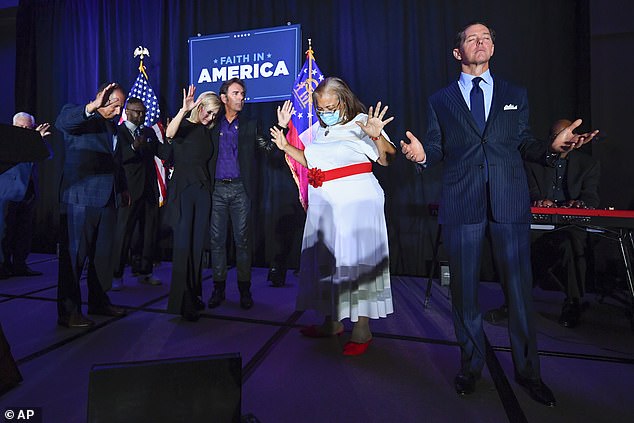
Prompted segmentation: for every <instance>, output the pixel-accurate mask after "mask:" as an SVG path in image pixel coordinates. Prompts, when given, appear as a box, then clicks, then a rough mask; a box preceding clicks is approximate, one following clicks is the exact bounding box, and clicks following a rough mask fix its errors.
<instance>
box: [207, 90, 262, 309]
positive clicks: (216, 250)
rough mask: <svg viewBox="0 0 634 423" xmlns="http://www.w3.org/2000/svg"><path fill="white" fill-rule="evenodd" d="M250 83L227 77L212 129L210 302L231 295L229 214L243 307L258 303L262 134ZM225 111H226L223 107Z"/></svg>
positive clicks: (215, 303) (214, 303)
mask: <svg viewBox="0 0 634 423" xmlns="http://www.w3.org/2000/svg"><path fill="white" fill-rule="evenodd" d="M245 96H246V85H245V84H244V81H242V80H241V79H239V78H232V79H229V80H228V81H225V82H224V83H223V84H222V86H221V87H220V100H221V101H222V103H223V110H222V111H221V117H220V121H219V123H218V124H217V125H216V126H215V127H214V129H213V131H212V141H213V145H214V152H213V155H212V157H211V160H210V161H209V174H210V175H211V183H212V187H211V189H212V201H211V223H210V224H211V263H212V270H213V279H214V290H213V293H212V295H211V298H210V299H209V302H208V304H207V305H208V306H209V307H210V308H215V307H218V306H219V305H220V304H221V303H222V302H223V301H224V299H225V286H226V280H227V247H226V244H227V242H226V241H227V229H228V225H229V219H231V227H232V228H233V240H234V243H235V247H236V267H237V271H238V289H239V290H240V307H242V308H243V309H245V310H247V309H250V308H251V307H252V306H253V298H252V296H251V222H250V220H251V199H252V196H253V194H254V182H255V181H254V178H255V175H254V174H253V173H252V172H253V169H254V167H255V166H254V159H255V157H254V155H255V148H256V144H257V143H258V138H262V137H261V135H260V129H259V124H258V122H257V121H256V120H251V119H248V118H247V117H245V116H242V115H241V114H240V112H241V111H242V108H243V107H244V100H245ZM223 112H224V113H223Z"/></svg>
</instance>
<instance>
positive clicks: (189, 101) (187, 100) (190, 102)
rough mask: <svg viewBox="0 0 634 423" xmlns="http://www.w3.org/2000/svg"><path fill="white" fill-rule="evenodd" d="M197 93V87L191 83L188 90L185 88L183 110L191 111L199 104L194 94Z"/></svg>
mask: <svg viewBox="0 0 634 423" xmlns="http://www.w3.org/2000/svg"><path fill="white" fill-rule="evenodd" d="M195 93H196V87H195V86H194V84H191V85H190V86H189V88H188V89H187V91H185V88H183V110H185V111H186V112H189V111H190V110H192V109H193V108H194V107H196V106H197V104H198V102H196V101H194V94H195Z"/></svg>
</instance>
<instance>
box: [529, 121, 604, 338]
mask: <svg viewBox="0 0 634 423" xmlns="http://www.w3.org/2000/svg"><path fill="white" fill-rule="evenodd" d="M570 123H571V122H570V121H569V120H567V119H561V120H558V121H556V122H555V123H554V124H553V126H552V128H551V130H550V137H551V139H553V138H555V137H556V136H557V134H559V132H561V131H562V130H563V129H564V128H566V127H568V126H569V125H570ZM525 167H526V173H527V175H528V186H529V190H530V195H531V200H532V201H533V205H534V206H535V207H572V208H591V209H594V208H596V207H598V205H599V177H600V172H601V170H600V165H599V161H598V160H596V159H595V158H594V157H592V156H591V155H589V154H586V153H584V152H582V151H576V150H572V151H567V152H564V153H562V154H561V156H560V157H559V159H558V160H557V162H555V166H554V167H544V166H539V165H538V164H536V163H526V164H525ZM587 239H588V234H587V232H586V231H585V230H583V229H582V228H579V227H577V226H574V225H573V226H568V227H565V228H562V229H559V230H557V231H554V232H546V233H545V234H543V235H542V236H541V237H540V238H539V239H537V240H535V241H534V243H533V255H534V256H539V257H543V258H544V260H543V261H539V260H535V258H536V257H534V259H533V272H535V273H537V272H539V273H541V272H542V271H548V270H549V269H552V271H556V269H557V268H561V270H563V275H561V277H559V278H556V280H557V281H558V282H559V283H560V284H561V285H560V289H561V290H562V291H563V292H564V293H565V294H566V298H565V300H564V303H563V306H562V310H561V315H560V316H559V323H560V324H561V325H562V326H564V327H568V328H574V327H575V326H577V325H578V324H579V321H580V318H581V310H582V307H581V299H582V297H583V294H584V292H585V281H586V267H587V266H586V258H585V251H586V245H587ZM553 257H555V258H558V260H556V261H555V262H554V263H552V261H553V260H552V258H553ZM549 259H550V260H549ZM547 260H549V261H550V262H551V263H548V261H547Z"/></svg>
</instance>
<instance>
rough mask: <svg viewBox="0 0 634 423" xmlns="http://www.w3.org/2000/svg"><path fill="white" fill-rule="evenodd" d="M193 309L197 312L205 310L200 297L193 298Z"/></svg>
mask: <svg viewBox="0 0 634 423" xmlns="http://www.w3.org/2000/svg"><path fill="white" fill-rule="evenodd" d="M194 308H195V309H196V310H198V311H200V310H204V309H205V303H203V300H201V299H200V297H196V298H194Z"/></svg>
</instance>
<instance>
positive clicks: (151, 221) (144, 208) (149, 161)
mask: <svg viewBox="0 0 634 423" xmlns="http://www.w3.org/2000/svg"><path fill="white" fill-rule="evenodd" d="M125 111H126V117H127V120H125V121H124V122H123V123H122V124H121V125H119V127H118V128H117V134H118V138H119V140H120V141H121V159H122V163H123V169H124V170H125V176H126V181H127V184H128V191H129V192H130V201H131V204H130V207H121V208H119V212H118V217H117V231H116V234H115V243H114V249H113V255H114V260H115V264H114V279H113V281H112V290H113V291H114V290H119V289H121V287H122V285H123V270H124V267H125V264H126V259H127V257H128V255H129V250H130V240H131V238H132V233H133V232H134V229H135V226H136V225H139V229H140V232H141V237H142V239H143V244H142V250H141V251H142V252H141V260H140V265H139V269H138V271H139V277H138V281H139V282H140V283H144V284H148V285H160V284H161V281H160V280H158V279H157V278H155V277H154V276H153V274H152V265H153V262H154V250H155V245H154V244H155V242H156V238H157V234H158V216H159V193H158V185H157V183H156V168H155V164H154V156H155V155H156V154H157V149H158V147H159V140H158V138H157V137H156V134H155V133H154V131H153V130H152V129H151V128H146V127H144V126H143V123H144V122H145V113H146V107H145V105H144V104H143V101H142V100H141V99H138V98H136V97H131V98H129V99H128V100H127V103H126V108H125Z"/></svg>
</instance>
